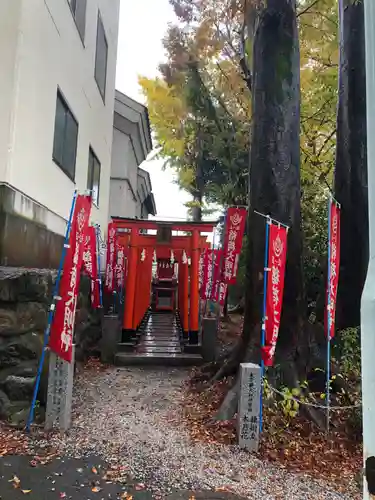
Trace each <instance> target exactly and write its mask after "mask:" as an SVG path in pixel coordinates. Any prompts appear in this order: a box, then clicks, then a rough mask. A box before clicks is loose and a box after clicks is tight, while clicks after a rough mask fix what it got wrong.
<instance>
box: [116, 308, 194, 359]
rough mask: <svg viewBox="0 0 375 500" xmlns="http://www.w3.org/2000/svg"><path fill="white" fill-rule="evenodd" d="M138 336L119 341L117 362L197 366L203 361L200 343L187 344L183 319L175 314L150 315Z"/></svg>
mask: <svg viewBox="0 0 375 500" xmlns="http://www.w3.org/2000/svg"><path fill="white" fill-rule="evenodd" d="M137 337H138V341H137V342H133V343H132V342H126V343H119V344H118V352H117V354H116V356H115V364H116V365H118V366H129V365H148V366H195V365H199V364H202V363H203V359H202V356H201V354H200V349H199V348H198V346H184V343H183V341H182V330H181V325H180V322H179V321H178V318H177V317H176V316H175V315H174V314H172V313H151V314H149V315H148V316H147V319H146V320H145V321H144V323H143V324H142V326H141V328H140V330H139V331H138V333H137ZM189 347H192V348H193V347H195V349H191V350H190V349H189Z"/></svg>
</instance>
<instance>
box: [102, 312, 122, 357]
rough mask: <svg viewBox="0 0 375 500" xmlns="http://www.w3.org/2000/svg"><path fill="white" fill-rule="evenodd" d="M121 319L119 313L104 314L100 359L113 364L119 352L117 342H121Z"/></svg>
mask: <svg viewBox="0 0 375 500" xmlns="http://www.w3.org/2000/svg"><path fill="white" fill-rule="evenodd" d="M121 331H122V328H121V320H120V319H119V317H118V316H117V315H115V316H112V315H111V316H107V315H104V316H103V328H102V340H101V345H100V352H101V355H100V359H101V361H102V362H103V363H108V364H112V363H113V362H114V359H115V354H116V352H117V344H118V343H119V342H121Z"/></svg>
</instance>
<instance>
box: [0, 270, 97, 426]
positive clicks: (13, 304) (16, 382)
mask: <svg viewBox="0 0 375 500" xmlns="http://www.w3.org/2000/svg"><path fill="white" fill-rule="evenodd" d="M55 277H56V271H51V270H46V269H24V268H9V267H0V419H3V420H4V419H5V420H9V421H10V422H12V423H15V424H20V423H22V422H23V421H24V420H25V418H26V416H27V413H28V410H29V408H30V402H31V398H32V392H33V387H34V383H35V376H36V372H37V366H38V359H39V356H40V354H41V352H42V345H43V335H44V330H45V328H46V324H47V316H48V308H49V305H50V303H51V297H52V291H53V284H54V280H55ZM89 294H90V283H89V280H88V278H87V277H82V280H81V289H80V296H79V301H78V308H77V316H76V329H75V342H76V345H77V347H76V356H77V358H78V360H84V359H85V358H86V357H88V356H89V355H91V354H98V345H99V341H100V338H101V316H100V314H99V313H98V312H97V311H91V308H90V299H89ZM47 372H48V356H47V359H46V362H45V364H44V370H43V376H42V380H41V386H40V391H39V395H38V406H39V407H40V408H38V410H39V411H38V412H37V413H39V415H40V417H42V416H43V406H44V405H45V403H46V393H47V377H48V373H47Z"/></svg>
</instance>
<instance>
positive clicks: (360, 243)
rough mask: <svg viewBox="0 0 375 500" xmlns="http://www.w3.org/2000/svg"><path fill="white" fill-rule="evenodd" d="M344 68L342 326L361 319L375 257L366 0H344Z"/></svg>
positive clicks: (339, 172) (338, 191)
mask: <svg viewBox="0 0 375 500" xmlns="http://www.w3.org/2000/svg"><path fill="white" fill-rule="evenodd" d="M339 12H340V73H339V105H338V111H337V149H336V168H335V180H334V184H335V196H336V198H337V200H338V201H339V203H341V265H340V280H339V288H338V299H337V301H338V302H337V318H336V326H337V328H338V329H343V328H348V327H355V326H358V325H359V324H360V301H361V295H362V289H363V285H364V282H365V278H366V272H367V264H368V258H369V242H368V201H367V151H366V150H367V141H366V69H365V68H366V64H365V35H364V33H365V26H364V5H363V0H359V1H356V2H353V1H352V0H339Z"/></svg>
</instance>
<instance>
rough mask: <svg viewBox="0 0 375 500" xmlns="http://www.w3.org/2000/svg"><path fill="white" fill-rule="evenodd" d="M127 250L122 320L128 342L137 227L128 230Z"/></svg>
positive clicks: (131, 321) (131, 317) (132, 327)
mask: <svg viewBox="0 0 375 500" xmlns="http://www.w3.org/2000/svg"><path fill="white" fill-rule="evenodd" d="M130 231H131V232H130V241H129V252H128V255H129V257H128V274H127V277H126V283H125V305H124V320H123V335H122V340H123V342H130V341H131V340H132V337H133V336H134V325H133V316H134V301H135V292H136V284H137V264H138V262H137V261H138V248H137V243H138V228H137V227H132V228H131V230H130Z"/></svg>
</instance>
